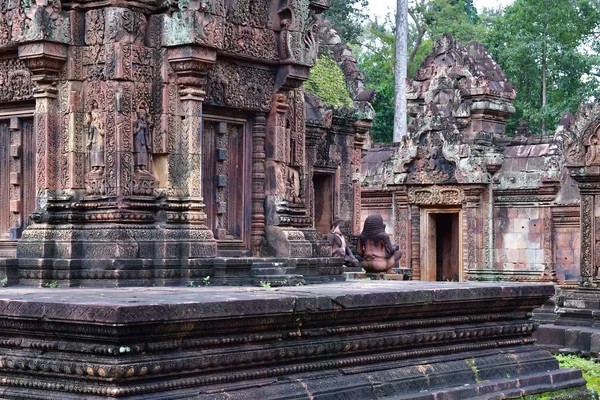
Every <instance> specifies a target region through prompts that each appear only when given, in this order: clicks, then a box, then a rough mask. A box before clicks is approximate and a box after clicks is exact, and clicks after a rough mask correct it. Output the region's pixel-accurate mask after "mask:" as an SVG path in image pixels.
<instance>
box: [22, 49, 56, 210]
mask: <svg viewBox="0 0 600 400" xmlns="http://www.w3.org/2000/svg"><path fill="white" fill-rule="evenodd" d="M19 58H20V59H22V60H24V61H25V63H26V65H27V67H29V69H30V70H31V73H32V80H33V81H34V84H35V89H34V98H35V131H36V138H37V139H36V140H37V143H36V154H37V156H36V169H37V177H36V187H37V198H38V201H37V203H38V207H37V209H36V212H35V215H34V216H33V219H34V220H36V221H42V220H45V219H47V216H46V215H45V214H46V212H47V208H48V203H49V202H53V201H55V200H57V199H58V198H57V189H59V187H58V186H57V184H58V159H57V158H58V156H59V154H58V150H59V137H60V115H59V104H58V90H57V87H56V83H57V81H58V72H59V70H60V69H61V68H62V67H63V64H64V63H65V61H66V60H67V47H66V46H65V45H62V44H57V43H50V42H36V43H29V44H25V45H22V46H19ZM44 222H47V221H44Z"/></svg>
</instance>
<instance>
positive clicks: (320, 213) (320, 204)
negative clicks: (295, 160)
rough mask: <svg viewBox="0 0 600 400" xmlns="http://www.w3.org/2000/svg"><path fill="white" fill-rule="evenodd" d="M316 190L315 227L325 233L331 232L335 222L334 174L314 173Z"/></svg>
mask: <svg viewBox="0 0 600 400" xmlns="http://www.w3.org/2000/svg"><path fill="white" fill-rule="evenodd" d="M313 185H314V188H315V189H314V190H315V203H314V210H315V214H314V215H315V229H316V230H317V232H321V233H323V234H327V233H329V231H330V229H331V223H332V222H333V175H331V174H318V173H315V174H313Z"/></svg>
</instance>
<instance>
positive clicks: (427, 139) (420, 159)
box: [406, 132, 456, 184]
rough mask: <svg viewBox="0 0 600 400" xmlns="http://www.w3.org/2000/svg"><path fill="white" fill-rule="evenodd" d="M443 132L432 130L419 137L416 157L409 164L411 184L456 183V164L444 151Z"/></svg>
mask: <svg viewBox="0 0 600 400" xmlns="http://www.w3.org/2000/svg"><path fill="white" fill-rule="evenodd" d="M443 147H444V142H443V140H442V137H441V134H440V133H438V132H431V133H429V134H426V135H422V136H421V137H420V138H419V142H418V147H417V152H416V157H415V158H414V159H413V160H412V161H411V162H410V163H408V165H407V172H408V177H407V180H406V183H409V184H411V183H412V184H415V183H416V184H433V183H454V182H456V179H455V176H454V173H455V171H456V164H455V163H454V162H452V161H449V160H447V159H446V158H445V157H444V153H443Z"/></svg>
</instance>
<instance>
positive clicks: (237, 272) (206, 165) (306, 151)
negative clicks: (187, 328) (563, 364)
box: [0, 0, 372, 285]
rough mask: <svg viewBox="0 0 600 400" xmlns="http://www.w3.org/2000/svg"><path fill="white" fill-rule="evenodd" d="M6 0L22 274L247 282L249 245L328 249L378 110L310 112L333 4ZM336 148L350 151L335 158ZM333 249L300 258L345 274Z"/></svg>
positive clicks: (12, 181)
mask: <svg viewBox="0 0 600 400" xmlns="http://www.w3.org/2000/svg"><path fill="white" fill-rule="evenodd" d="M5 3H6V4H4V3H1V4H2V7H1V8H0V37H1V39H0V49H1V51H2V59H1V60H0V79H1V82H0V87H1V89H0V91H1V93H0V132H1V133H0V163H1V164H0V165H1V168H0V203H1V204H2V205H3V207H2V208H1V211H0V256H4V257H7V259H6V260H4V261H3V264H4V265H5V266H6V267H5V268H6V269H7V275H8V276H9V277H10V280H11V283H15V282H17V280H19V279H20V282H21V283H24V282H33V283H36V282H37V283H38V284H39V282H41V281H48V280H59V281H62V280H65V281H66V282H69V284H70V285H78V284H81V283H82V282H83V281H86V280H91V281H93V282H99V280H98V279H99V278H100V279H104V280H106V282H107V284H109V285H112V284H114V283H115V282H118V281H130V282H132V283H134V282H138V283H140V282H146V283H153V284H161V282H162V283H169V282H170V283H176V282H177V281H178V280H179V281H181V282H183V283H185V282H187V280H188V279H189V278H194V277H202V276H208V275H210V276H215V272H214V271H215V270H218V271H220V272H218V273H217V275H219V276H220V277H221V278H222V279H224V280H227V279H226V275H228V276H233V277H235V279H237V281H238V282H241V283H243V282H248V279H249V278H250V267H251V266H252V263H253V261H252V260H250V259H248V257H267V256H271V257H294V258H296V259H302V258H304V259H306V258H311V257H318V256H320V257H328V256H329V255H330V249H329V245H328V244H327V242H326V241H325V240H324V239H323V236H322V235H320V234H319V233H318V231H319V230H320V231H321V232H322V233H327V231H328V229H329V226H328V225H329V224H330V223H331V222H332V220H333V217H334V215H341V216H342V217H344V218H346V219H347V220H349V221H351V220H352V216H353V215H355V214H356V213H357V212H358V210H359V201H358V200H356V199H357V198H355V197H354V196H353V195H352V193H351V192H352V189H353V188H354V189H358V175H357V174H356V173H355V171H357V170H358V168H359V165H360V149H361V146H362V142H363V141H364V137H365V134H366V132H368V129H369V127H370V121H369V120H368V117H367V119H364V118H363V119H361V117H357V116H355V115H354V114H353V113H352V112H350V113H349V115H346V116H344V115H341V116H339V117H336V118H332V111H328V112H326V110H321V111H319V110H318V107H317V109H315V108H314V107H313V108H309V112H310V114H309V115H308V116H307V110H306V107H305V102H304V91H303V87H302V83H303V82H304V81H305V80H306V79H308V76H309V69H310V67H311V66H312V65H313V64H314V62H315V58H316V56H317V51H318V40H317V36H318V27H317V20H318V14H320V13H321V12H322V11H323V10H324V9H325V8H326V7H327V3H326V2H324V1H317V0H314V1H313V0H311V1H308V0H305V1H300V0H299V1H295V0H294V1H292V0H290V1H284V2H271V1H266V0H264V1H241V0H240V1H233V2H231V1H223V0H221V1H217V0H215V1H199V2H179V3H160V4H158V3H156V2H153V1H147V2H132V3H128V2H124V3H123V2H119V3H118V4H117V3H114V4H113V3H112V2H108V3H107V2H101V3H97V2H89V1H85V2H79V3H78V2H71V3H61V2H59V1H52V2H50V3H43V4H42V3H39V4H38V3H35V4H29V3H27V2H17V3H14V2H12V3H11V2H5ZM312 110H314V111H312ZM317 114H318V115H317ZM337 114H339V113H337ZM337 114H336V115H337ZM370 118H371V119H372V116H370ZM361 121H363V122H361ZM307 124H308V125H307ZM338 127H342V128H338ZM338 136H339V137H340V138H339V139H338ZM361 138H362V139H361ZM330 147H331V148H332V149H334V150H335V152H337V154H339V156H338V157H333V158H329V157H326V156H325V157H323V156H322V154H325V152H326V153H329V152H330ZM356 154H358V157H357V156H355V155H356ZM340 187H344V188H346V187H349V188H350V189H349V190H348V193H345V194H346V195H347V196H346V195H345V196H343V197H336V193H340V190H342V191H343V190H346V189H340ZM323 188H328V189H327V190H323ZM354 192H356V193H359V195H358V196H360V191H359V190H354ZM358 199H359V197H358ZM315 204H316V205H317V206H315ZM315 210H316V211H317V213H318V214H317V215H315ZM323 210H325V211H323ZM323 226H326V228H327V229H326V230H325V231H324V232H323V229H322V227H323ZM15 256H16V257H17V258H18V260H17V259H15V258H14V257H15ZM215 257H218V260H217V259H216V258H215ZM223 257H227V258H223ZM231 257H236V258H235V259H231ZM84 260H85V262H84ZM228 263H229V264H228ZM331 263H333V264H331V266H329V260H327V259H324V260H322V262H321V263H320V267H316V266H315V265H312V267H309V266H308V262H301V263H300V264H298V265H304V266H305V267H306V268H308V269H310V271H309V270H307V269H306V268H305V270H304V272H303V273H305V274H308V275H311V274H313V275H319V274H321V275H331V274H333V275H337V276H339V274H340V273H341V269H340V268H341V266H340V265H337V264H335V262H334V261H331ZM313 264H314V263H313ZM225 270H226V271H225ZM286 271H287V272H288V273H289V274H292V275H293V274H294V273H296V272H298V271H297V270H294V268H288V269H287V270H286ZM286 271H284V272H286ZM260 273H261V274H262V272H260ZM303 273H299V274H300V275H302V274H303ZM284 275H285V274H284ZM148 279H150V281H148ZM232 282H233V281H230V283H232Z"/></svg>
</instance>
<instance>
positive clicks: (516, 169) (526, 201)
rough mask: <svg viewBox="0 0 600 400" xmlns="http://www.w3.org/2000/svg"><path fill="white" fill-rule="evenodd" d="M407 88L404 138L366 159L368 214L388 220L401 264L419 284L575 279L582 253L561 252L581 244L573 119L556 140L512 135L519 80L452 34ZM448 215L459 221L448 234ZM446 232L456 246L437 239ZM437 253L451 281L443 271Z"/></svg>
mask: <svg viewBox="0 0 600 400" xmlns="http://www.w3.org/2000/svg"><path fill="white" fill-rule="evenodd" d="M410 83H411V86H410V87H409V89H408V93H407V96H408V109H409V116H410V120H411V121H410V122H411V126H410V129H409V131H408V132H407V136H406V137H405V139H403V141H401V142H400V143H395V144H391V143H386V144H375V145H373V147H372V148H371V149H370V150H369V151H368V153H367V155H366V156H365V157H364V158H363V163H362V170H361V175H362V176H361V185H362V194H361V196H362V199H363V201H362V206H361V207H362V214H361V219H362V220H364V219H365V217H366V216H367V215H371V214H373V213H380V214H382V215H387V216H389V218H387V219H386V222H387V223H388V225H389V226H391V227H392V228H391V231H392V232H393V233H394V235H395V237H394V240H395V241H397V242H398V243H399V244H400V247H401V250H402V251H403V252H404V253H405V254H406V255H405V256H403V258H402V266H404V267H411V268H412V269H413V270H414V271H415V277H417V278H419V279H424V280H445V279H448V277H449V276H450V277H452V279H457V280H497V279H501V280H515V281H548V280H559V281H560V282H565V281H571V282H572V281H576V280H577V279H578V271H577V264H578V263H579V259H580V253H579V251H565V250H566V249H564V245H563V244H561V246H563V247H558V245H559V243H561V240H562V241H564V240H570V241H572V242H574V243H578V242H579V233H578V232H577V231H578V229H577V227H578V225H579V217H578V216H577V215H578V209H579V201H580V195H579V190H578V188H577V187H576V184H575V182H574V180H573V179H572V178H571V177H569V174H568V173H567V170H566V167H565V165H566V164H565V162H566V153H565V150H564V146H563V139H562V138H563V137H564V136H565V135H566V134H567V133H568V132H567V131H566V130H568V129H569V128H568V126H569V125H568V124H570V123H571V122H569V120H566V121H563V122H562V123H561V124H562V125H561V126H559V129H558V130H557V133H556V134H554V135H548V134H546V135H531V133H530V132H529V130H528V127H527V124H526V123H523V124H521V126H520V127H519V128H518V129H517V132H516V133H515V136H513V137H509V136H508V135H506V133H507V132H505V121H506V118H507V117H508V116H509V115H510V114H511V113H512V112H513V110H514V108H513V107H512V105H511V102H512V100H513V99H514V96H515V91H514V85H513V84H512V83H510V82H507V81H506V77H505V75H504V73H503V72H502V70H501V68H500V66H499V65H497V64H496V63H495V62H494V61H493V60H492V59H491V58H490V56H489V54H488V52H487V51H486V50H485V48H483V46H481V45H479V44H477V43H475V42H472V43H470V44H468V45H466V46H464V45H462V44H461V43H459V42H457V41H456V40H454V39H453V38H452V37H450V36H444V37H443V38H442V39H440V40H439V41H438V42H437V43H436V46H435V48H434V49H433V52H432V54H431V55H430V56H428V57H427V58H426V60H425V61H424V62H423V64H422V65H421V67H420V69H419V70H418V71H417V73H416V74H415V77H414V80H413V81H411V82H410ZM561 132H562V133H561ZM509 134H510V133H509ZM444 214H447V215H448V214H450V215H458V218H457V219H456V220H455V222H453V223H452V224H450V223H446V225H451V226H450V227H446V228H444V222H441V223H438V222H437V218H438V217H440V215H444ZM443 218H444V217H442V219H443ZM445 218H450V217H445ZM452 218H456V217H455V216H454V217H452ZM456 225H459V226H460V227H461V228H460V229H458V228H457V227H456ZM444 229H447V232H446V233H445V234H446V235H447V236H451V237H453V238H455V239H453V240H456V241H457V242H455V241H453V240H446V242H445V243H438V236H441V235H442V234H444V233H443V231H444ZM437 231H439V232H437ZM390 233H391V232H390ZM450 243H451V244H452V246H453V248H454V249H456V248H460V249H462V250H461V251H460V256H459V257H456V256H452V254H455V253H457V250H452V249H451V248H449V244H450ZM438 245H439V246H438ZM436 247H437V248H436ZM438 252H441V253H443V257H442V259H444V258H449V257H450V258H452V263H453V265H454V271H453V273H452V274H450V275H448V274H444V273H441V272H440V271H437V265H436V263H437V262H440V263H442V262H443V261H441V260H438V261H436V260H435V258H436V257H437V256H438Z"/></svg>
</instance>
